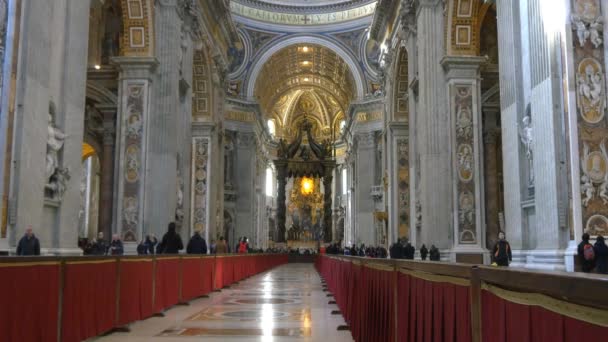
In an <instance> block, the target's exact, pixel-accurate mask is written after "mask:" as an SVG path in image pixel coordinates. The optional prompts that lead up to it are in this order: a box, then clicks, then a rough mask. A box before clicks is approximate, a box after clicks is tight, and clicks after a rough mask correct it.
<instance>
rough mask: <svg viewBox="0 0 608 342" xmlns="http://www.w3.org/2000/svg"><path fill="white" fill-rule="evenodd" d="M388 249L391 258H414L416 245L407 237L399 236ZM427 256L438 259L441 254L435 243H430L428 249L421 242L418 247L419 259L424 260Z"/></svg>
mask: <svg viewBox="0 0 608 342" xmlns="http://www.w3.org/2000/svg"><path fill="white" fill-rule="evenodd" d="M389 251H390V256H391V259H405V260H414V259H415V257H416V247H414V246H413V245H412V244H411V243H410V242H409V240H408V239H407V238H401V239H399V240H398V241H397V242H395V243H394V244H392V245H391V247H390V249H389ZM427 257H428V258H429V260H431V261H440V260H441V254H440V253H439V249H438V248H437V247H435V245H431V249H430V250H429V249H428V248H427V247H426V245H425V244H422V246H421V247H420V259H421V260H426V259H427Z"/></svg>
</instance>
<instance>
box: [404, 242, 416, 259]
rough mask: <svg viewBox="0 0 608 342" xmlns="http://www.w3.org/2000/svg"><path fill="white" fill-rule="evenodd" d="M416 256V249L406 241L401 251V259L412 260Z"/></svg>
mask: <svg viewBox="0 0 608 342" xmlns="http://www.w3.org/2000/svg"><path fill="white" fill-rule="evenodd" d="M414 255H416V248H415V247H414V246H412V244H411V243H410V242H409V241H408V242H407V244H406V245H405V248H404V251H403V257H404V258H405V259H407V260H414Z"/></svg>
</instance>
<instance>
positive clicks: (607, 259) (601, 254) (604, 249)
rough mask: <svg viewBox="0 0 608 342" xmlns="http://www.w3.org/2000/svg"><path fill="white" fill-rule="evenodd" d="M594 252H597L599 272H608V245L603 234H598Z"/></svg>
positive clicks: (596, 261)
mask: <svg viewBox="0 0 608 342" xmlns="http://www.w3.org/2000/svg"><path fill="white" fill-rule="evenodd" d="M593 252H594V253H595V263H596V266H597V273H601V274H608V246H606V242H605V241H604V237H603V236H601V235H598V237H597V239H596V240H595V245H594V246H593Z"/></svg>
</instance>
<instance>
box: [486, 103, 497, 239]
mask: <svg viewBox="0 0 608 342" xmlns="http://www.w3.org/2000/svg"><path fill="white" fill-rule="evenodd" d="M484 115H486V116H487V118H486V121H490V120H492V118H493V117H494V115H492V114H488V112H487V111H484ZM494 118H495V117H494ZM499 138H500V134H499V132H497V131H496V128H495V127H490V128H488V129H487V130H486V131H485V132H484V135H483V142H484V149H483V150H484V152H485V158H484V161H485V163H484V171H485V196H486V241H485V243H486V244H485V247H486V248H487V249H491V248H492V247H493V246H494V244H495V243H496V241H498V233H499V231H500V223H499V218H498V212H499V207H498V206H499V204H498V196H499V194H498V191H499V190H498V185H499V182H500V180H499V175H498V171H499V170H498V158H497V155H496V149H497V140H498V139H499Z"/></svg>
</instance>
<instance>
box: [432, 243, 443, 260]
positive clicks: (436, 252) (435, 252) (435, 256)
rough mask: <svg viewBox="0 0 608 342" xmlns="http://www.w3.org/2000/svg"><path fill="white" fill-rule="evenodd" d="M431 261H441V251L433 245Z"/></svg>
mask: <svg viewBox="0 0 608 342" xmlns="http://www.w3.org/2000/svg"><path fill="white" fill-rule="evenodd" d="M429 260H431V261H441V253H440V252H439V249H437V247H435V245H431V250H430V251H429Z"/></svg>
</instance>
